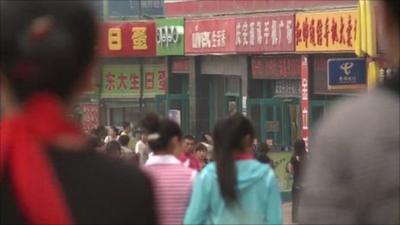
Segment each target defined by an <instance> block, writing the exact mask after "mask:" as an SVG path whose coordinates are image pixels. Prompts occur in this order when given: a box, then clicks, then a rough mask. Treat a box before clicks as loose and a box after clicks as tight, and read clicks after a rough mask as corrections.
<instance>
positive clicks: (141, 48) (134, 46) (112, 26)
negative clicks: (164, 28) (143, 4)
mask: <svg viewBox="0 0 400 225" xmlns="http://www.w3.org/2000/svg"><path fill="white" fill-rule="evenodd" d="M155 32H156V31H155V23H154V22H150V21H141V22H124V23H122V22H121V23H102V26H101V28H100V42H99V54H100V56H102V57H126V56H155V55H156V36H155Z"/></svg>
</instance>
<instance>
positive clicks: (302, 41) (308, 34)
mask: <svg viewBox="0 0 400 225" xmlns="http://www.w3.org/2000/svg"><path fill="white" fill-rule="evenodd" d="M357 26H358V13H357V11H356V10H352V11H341V12H318V13H298V14H296V26H295V44H296V51H297V52H330V51H354V50H355V45H356V39H357V35H356V31H357Z"/></svg>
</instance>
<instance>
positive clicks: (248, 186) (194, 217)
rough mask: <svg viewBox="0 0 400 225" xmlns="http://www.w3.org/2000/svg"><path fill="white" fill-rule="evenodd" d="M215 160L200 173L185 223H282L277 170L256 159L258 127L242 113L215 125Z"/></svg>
mask: <svg viewBox="0 0 400 225" xmlns="http://www.w3.org/2000/svg"><path fill="white" fill-rule="evenodd" d="M213 135H214V144H215V146H214V148H215V150H214V151H215V162H212V163H210V164H208V165H207V166H206V167H205V168H204V169H203V170H202V171H201V173H200V174H199V175H198V177H197V179H196V182H195V185H194V188H193V193H192V197H191V200H190V204H189V207H188V209H187V211H186V215H185V220H184V224H188V225H189V224H205V223H208V224H282V208H281V197H280V191H279V187H278V183H277V180H276V177H275V174H274V171H273V170H272V169H271V167H269V166H268V165H265V164H262V163H260V162H258V161H257V160H255V159H254V156H253V153H252V144H253V139H254V135H255V134H254V128H253V125H252V124H251V122H250V121H249V120H248V119H247V118H246V117H244V116H243V115H240V114H235V115H233V116H230V117H227V118H224V119H222V120H220V121H218V122H217V124H216V125H215V128H214V134H213Z"/></svg>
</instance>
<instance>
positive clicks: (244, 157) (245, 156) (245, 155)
mask: <svg viewBox="0 0 400 225" xmlns="http://www.w3.org/2000/svg"><path fill="white" fill-rule="evenodd" d="M233 158H234V159H235V160H250V159H254V155H253V154H251V153H240V154H235V155H234V156H233Z"/></svg>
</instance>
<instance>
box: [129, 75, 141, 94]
mask: <svg viewBox="0 0 400 225" xmlns="http://www.w3.org/2000/svg"><path fill="white" fill-rule="evenodd" d="M129 80H130V82H131V86H130V89H131V90H139V88H140V79H139V75H138V74H136V73H133V74H131V75H130V76H129Z"/></svg>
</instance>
